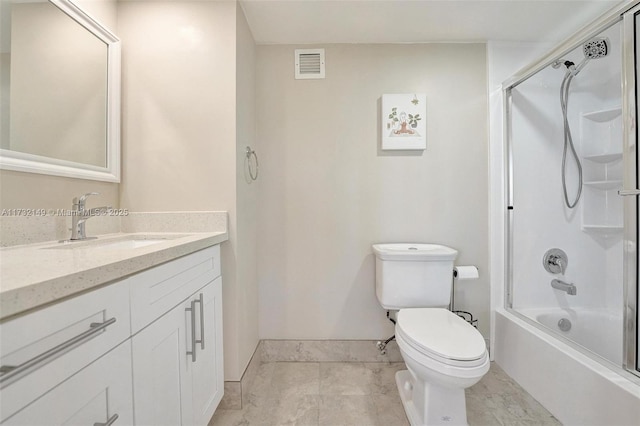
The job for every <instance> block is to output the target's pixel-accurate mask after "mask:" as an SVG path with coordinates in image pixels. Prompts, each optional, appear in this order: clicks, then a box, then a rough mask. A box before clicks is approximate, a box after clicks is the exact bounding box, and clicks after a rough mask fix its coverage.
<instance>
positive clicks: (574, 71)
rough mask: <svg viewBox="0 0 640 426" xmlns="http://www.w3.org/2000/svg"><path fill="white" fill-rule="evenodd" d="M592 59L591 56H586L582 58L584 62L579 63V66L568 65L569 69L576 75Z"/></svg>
mask: <svg viewBox="0 0 640 426" xmlns="http://www.w3.org/2000/svg"><path fill="white" fill-rule="evenodd" d="M590 60H591V58H590V57H588V56H586V57H585V58H584V59H583V60H582V62H580V63H579V64H578V66H571V67H567V70H568V71H569V72H570V73H571V74H572V75H573V76H574V77H575V76H577V75H578V74H579V73H580V71H582V69H583V68H584V67H585V66H586V65H587V64H588V63H589V61H590Z"/></svg>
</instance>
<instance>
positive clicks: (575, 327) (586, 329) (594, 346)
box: [518, 308, 623, 365]
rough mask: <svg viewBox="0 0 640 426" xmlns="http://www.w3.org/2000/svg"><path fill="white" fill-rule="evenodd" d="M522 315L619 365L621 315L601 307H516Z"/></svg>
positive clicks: (620, 361)
mask: <svg viewBox="0 0 640 426" xmlns="http://www.w3.org/2000/svg"><path fill="white" fill-rule="evenodd" d="M518 312H520V313H521V314H523V315H524V316H526V317H528V318H530V319H532V320H535V321H537V322H539V323H540V324H542V325H544V326H545V327H547V328H548V329H550V330H551V331H552V332H554V333H555V334H556V335H557V336H560V337H561V338H566V339H569V340H570V341H572V342H574V343H577V344H578V345H580V346H582V347H584V348H585V349H588V350H590V351H591V352H593V353H595V354H597V355H599V356H601V357H602V358H604V359H606V360H608V361H610V362H612V363H613V364H615V365H622V357H623V354H622V335H623V329H622V314H621V313H620V314H617V313H614V312H610V311H607V310H604V309H596V310H590V309H587V308H577V309H566V308H544V309H520V310H518Z"/></svg>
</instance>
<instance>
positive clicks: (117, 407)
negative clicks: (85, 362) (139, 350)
mask: <svg viewBox="0 0 640 426" xmlns="http://www.w3.org/2000/svg"><path fill="white" fill-rule="evenodd" d="M132 393H133V392H132V385H131V342H129V341H127V342H124V343H123V344H121V345H120V346H118V347H117V348H115V349H114V350H112V351H111V352H109V353H107V354H106V355H105V356H103V357H101V358H99V359H98V360H97V361H95V362H94V363H92V364H90V365H89V366H88V367H86V368H84V369H82V370H80V372H78V373H77V374H75V375H73V376H72V377H71V378H69V379H68V380H66V381H64V382H62V383H61V384H60V385H59V386H56V387H55V388H53V389H52V390H51V391H49V392H48V393H46V394H45V395H44V396H42V397H41V398H39V399H37V400H36V401H34V402H33V403H32V404H30V405H28V406H26V407H24V409H22V410H20V411H19V412H18V413H16V414H15V415H14V416H12V417H10V418H9V419H7V420H6V421H5V422H3V423H2V424H3V425H29V426H39V425H43V426H45V425H46V426H51V425H95V424H105V423H107V422H108V421H109V420H113V425H114V426H117V425H132V424H133V399H132Z"/></svg>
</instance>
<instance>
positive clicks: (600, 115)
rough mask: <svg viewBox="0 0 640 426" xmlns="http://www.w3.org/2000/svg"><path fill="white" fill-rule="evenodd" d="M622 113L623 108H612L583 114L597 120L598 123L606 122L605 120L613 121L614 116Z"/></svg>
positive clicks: (589, 118)
mask: <svg viewBox="0 0 640 426" xmlns="http://www.w3.org/2000/svg"><path fill="white" fill-rule="evenodd" d="M621 114H622V108H620V107H616V108H610V109H603V110H600V111H593V112H586V113H584V114H582V116H583V117H584V118H586V119H588V120H591V121H597V122H598V123H604V122H605V121H611V120H613V119H614V118H616V117H618V116H620V115H621Z"/></svg>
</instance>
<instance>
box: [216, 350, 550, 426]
mask: <svg viewBox="0 0 640 426" xmlns="http://www.w3.org/2000/svg"><path fill="white" fill-rule="evenodd" d="M403 369H405V366H404V363H401V362H400V363H359V362H355V363H342V362H321V363H317V362H273V363H264V364H261V365H260V367H259V368H258V371H257V372H256V375H255V379H254V380H253V383H252V386H251V388H250V389H249V395H248V397H247V401H248V402H247V403H246V404H244V405H243V407H242V409H241V410H230V409H222V408H220V409H218V410H217V411H216V413H215V415H214V416H213V419H212V421H211V423H210V425H211V426H213V425H215V426H279V425H301V426H302V425H304V426H306V425H313V426H319V425H327V426H366V425H380V426H407V425H408V424H409V422H408V420H407V417H406V415H405V413H404V408H403V406H402V402H401V401H400V396H399V394H398V391H397V388H396V384H395V373H396V372H397V371H399V370H403ZM466 401H467V420H468V422H469V425H470V426H534V425H536V426H537V425H542V426H557V425H560V423H559V422H558V421H557V420H556V419H555V418H554V417H553V416H552V415H551V414H550V413H549V412H548V411H547V410H546V409H545V408H544V407H543V406H542V405H540V404H539V403H538V402H537V401H536V400H535V399H533V398H532V397H531V396H530V395H529V394H527V393H526V392H525V391H524V390H523V389H522V388H521V387H520V386H519V385H518V384H517V383H516V382H514V381H513V380H512V379H511V378H510V377H509V376H507V375H506V374H505V373H504V371H502V369H500V367H498V366H497V365H495V364H492V365H491V369H490V370H489V372H488V373H487V374H486V375H485V376H484V377H483V378H482V380H480V382H478V383H477V384H476V385H474V386H472V387H471V388H469V389H467V390H466Z"/></svg>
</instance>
